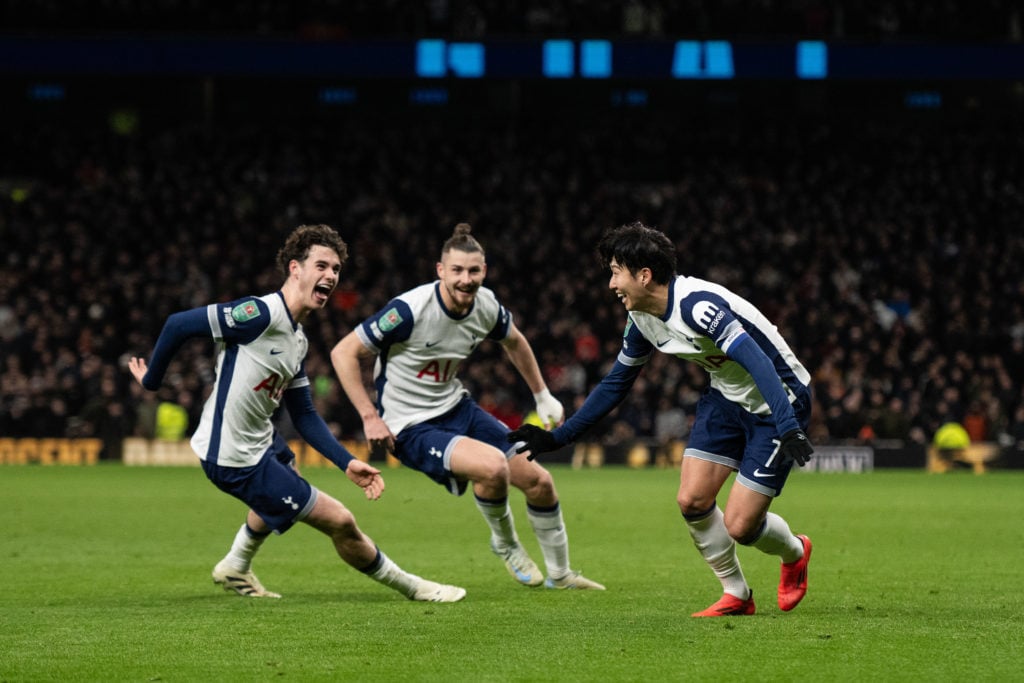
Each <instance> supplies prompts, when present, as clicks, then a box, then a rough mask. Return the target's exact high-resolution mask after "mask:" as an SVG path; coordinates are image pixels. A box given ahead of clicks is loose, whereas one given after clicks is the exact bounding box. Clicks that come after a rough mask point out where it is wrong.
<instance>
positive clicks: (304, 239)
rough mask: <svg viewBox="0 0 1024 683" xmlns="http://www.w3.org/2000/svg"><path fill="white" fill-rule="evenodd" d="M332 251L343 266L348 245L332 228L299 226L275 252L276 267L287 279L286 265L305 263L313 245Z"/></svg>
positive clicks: (346, 257) (327, 226) (320, 225)
mask: <svg viewBox="0 0 1024 683" xmlns="http://www.w3.org/2000/svg"><path fill="white" fill-rule="evenodd" d="M317 244H319V245H320V246H324V247H327V248H328V249H333V250H334V251H335V253H337V254H338V258H339V259H341V265H345V261H346V259H348V245H347V244H345V240H343V239H341V236H340V235H339V234H338V233H337V232H335V230H334V228H332V227H331V226H329V225H324V224H323V223H321V224H319V225H300V226H299V227H297V228H295V229H294V230H293V231H292V234H290V235H288V239H287V240H285V243H284V246H283V247H281V250H280V251H278V252H277V266H278V268H280V269H281V272H282V273H283V274H284V276H285V277H288V264H289V263H291V262H292V260H293V259H294V260H296V261H305V260H306V258H307V257H308V256H309V250H310V248H311V247H313V246H314V245H317Z"/></svg>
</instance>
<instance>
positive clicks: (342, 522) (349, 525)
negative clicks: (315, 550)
mask: <svg viewBox="0 0 1024 683" xmlns="http://www.w3.org/2000/svg"><path fill="white" fill-rule="evenodd" d="M331 526H332V529H331V535H332V536H333V537H334V538H336V539H347V538H355V537H357V536H359V526H358V525H357V524H356V518H355V515H353V514H352V513H351V512H349V510H348V509H347V508H342V509H341V510H340V512H339V513H338V514H337V516H336V517H335V518H334V519H333V520H332V525H331Z"/></svg>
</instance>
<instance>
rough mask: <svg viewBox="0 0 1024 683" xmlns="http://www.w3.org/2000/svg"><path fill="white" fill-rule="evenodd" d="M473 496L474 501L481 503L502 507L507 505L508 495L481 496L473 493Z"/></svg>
mask: <svg viewBox="0 0 1024 683" xmlns="http://www.w3.org/2000/svg"><path fill="white" fill-rule="evenodd" d="M473 497H474V498H476V502H478V503H480V504H481V505H489V506H491V507H504V506H506V505H508V496H505V497H504V498H481V497H480V496H478V495H476V494H475V493H474V494H473Z"/></svg>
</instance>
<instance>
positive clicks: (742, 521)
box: [725, 514, 762, 545]
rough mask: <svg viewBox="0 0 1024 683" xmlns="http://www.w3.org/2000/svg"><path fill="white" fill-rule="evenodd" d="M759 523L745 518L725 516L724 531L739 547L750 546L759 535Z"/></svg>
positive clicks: (760, 524)
mask: <svg viewBox="0 0 1024 683" xmlns="http://www.w3.org/2000/svg"><path fill="white" fill-rule="evenodd" d="M761 526H762V523H761V521H758V520H754V519H749V518H745V517H730V516H729V515H728V514H726V516H725V530H726V531H728V532H729V536H731V537H732V540H734V541H736V542H737V543H739V544H740V545H750V544H751V543H753V542H754V541H756V540H757V537H758V536H760V535H761Z"/></svg>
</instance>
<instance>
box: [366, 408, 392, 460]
mask: <svg viewBox="0 0 1024 683" xmlns="http://www.w3.org/2000/svg"><path fill="white" fill-rule="evenodd" d="M363 434H364V435H365V436H366V445H367V446H368V447H369V448H370V457H371V458H376V459H384V458H386V457H387V455H388V453H390V454H391V455H394V454H395V435H394V434H392V433H391V430H390V429H388V426H387V424H386V423H385V422H384V420H382V419H381V418H380V416H379V415H374V416H373V417H369V418H367V419H365V420H363Z"/></svg>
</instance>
